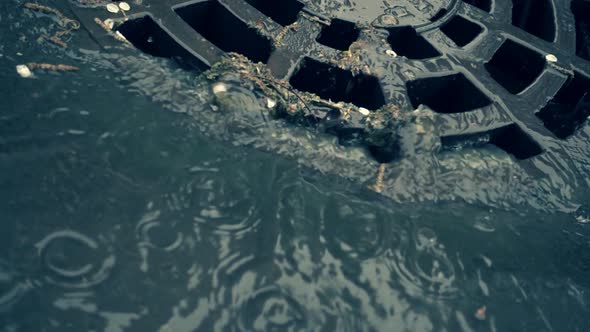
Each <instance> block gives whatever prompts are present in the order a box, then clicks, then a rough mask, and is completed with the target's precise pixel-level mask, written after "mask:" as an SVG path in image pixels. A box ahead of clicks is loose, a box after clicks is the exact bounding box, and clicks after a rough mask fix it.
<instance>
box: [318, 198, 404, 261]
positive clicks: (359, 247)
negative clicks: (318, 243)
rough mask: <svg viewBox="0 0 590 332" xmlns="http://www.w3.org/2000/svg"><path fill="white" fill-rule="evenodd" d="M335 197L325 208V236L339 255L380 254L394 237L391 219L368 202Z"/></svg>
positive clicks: (363, 258)
mask: <svg viewBox="0 0 590 332" xmlns="http://www.w3.org/2000/svg"><path fill="white" fill-rule="evenodd" d="M347 201H348V200H342V201H339V200H338V201H332V202H331V203H333V204H334V205H336V206H328V207H327V208H326V218H325V221H324V234H323V237H324V238H325V239H326V241H327V246H328V248H329V250H330V251H331V252H333V253H334V254H335V255H336V256H337V257H341V258H342V257H347V258H350V259H362V260H365V259H369V258H373V257H378V256H381V255H382V254H383V253H384V252H385V251H386V250H388V249H389V246H390V245H391V241H392V238H391V237H392V233H391V231H392V227H393V226H394V225H392V224H393V223H392V222H391V220H389V219H387V218H384V217H383V216H380V215H378V211H376V209H375V208H374V207H373V208H371V206H369V205H367V204H359V203H358V202H355V204H353V205H351V204H349V203H345V202H347Z"/></svg>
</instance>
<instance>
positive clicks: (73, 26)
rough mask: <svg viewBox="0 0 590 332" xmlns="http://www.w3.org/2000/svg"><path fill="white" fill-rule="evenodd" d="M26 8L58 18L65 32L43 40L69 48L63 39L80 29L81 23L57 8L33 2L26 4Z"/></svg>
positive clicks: (47, 36)
mask: <svg viewBox="0 0 590 332" xmlns="http://www.w3.org/2000/svg"><path fill="white" fill-rule="evenodd" d="M24 7H25V8H27V9H30V10H33V11H37V12H41V13H44V14H48V15H55V16H57V18H58V22H59V25H60V26H61V27H62V28H63V30H61V31H58V32H56V33H54V34H53V35H51V36H49V35H43V38H45V39H46V40H48V41H49V42H51V43H53V44H55V45H57V46H60V47H63V48H67V47H68V44H67V43H66V42H65V41H63V39H62V38H63V37H65V36H67V35H69V34H71V33H72V31H74V30H78V29H80V23H79V22H78V21H76V20H73V19H71V18H69V17H67V16H65V15H64V14H63V13H62V12H60V11H59V10H57V9H55V8H51V7H48V6H44V5H40V4H38V3H32V2H27V3H25V4H24Z"/></svg>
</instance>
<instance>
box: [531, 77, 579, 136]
mask: <svg viewBox="0 0 590 332" xmlns="http://www.w3.org/2000/svg"><path fill="white" fill-rule="evenodd" d="M537 116H538V117H539V118H541V120H543V123H545V127H547V129H549V130H551V131H552V132H553V133H554V134H555V136H557V137H559V138H561V139H565V138H567V137H569V136H571V135H573V134H574V132H575V131H576V129H577V128H578V127H579V126H580V125H581V124H583V123H584V122H585V121H586V119H587V118H588V116H590V78H588V77H584V76H582V75H580V74H578V73H576V74H575V75H574V77H573V79H569V80H568V81H567V82H566V83H565V84H564V86H563V87H562V88H561V89H560V90H559V92H558V93H557V94H556V95H555V98H553V100H551V101H549V103H548V104H547V105H546V106H545V107H544V108H543V109H542V110H541V111H539V112H538V113H537Z"/></svg>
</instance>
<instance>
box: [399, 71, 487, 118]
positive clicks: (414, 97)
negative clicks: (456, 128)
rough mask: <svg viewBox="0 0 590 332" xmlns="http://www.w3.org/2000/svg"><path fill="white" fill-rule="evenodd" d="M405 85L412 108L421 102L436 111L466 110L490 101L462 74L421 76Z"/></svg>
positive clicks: (452, 111) (482, 105)
mask: <svg viewBox="0 0 590 332" xmlns="http://www.w3.org/2000/svg"><path fill="white" fill-rule="evenodd" d="M406 87H407V90H408V96H409V97H410V101H411V102H412V105H413V106H414V108H416V107H418V106H419V105H420V104H423V105H427V106H428V107H430V108H431V109H432V110H433V111H435V112H437V113H461V112H467V111H471V110H474V109H477V108H482V107H485V106H488V105H490V104H491V103H492V102H491V100H490V99H489V98H488V97H487V96H486V95H485V94H484V93H483V92H481V91H480V90H479V89H478V88H476V87H475V86H474V85H473V83H471V81H469V80H468V79H467V78H466V77H465V76H464V75H463V74H453V75H448V76H442V77H430V78H423V79H419V80H415V81H410V82H408V83H407V84H406Z"/></svg>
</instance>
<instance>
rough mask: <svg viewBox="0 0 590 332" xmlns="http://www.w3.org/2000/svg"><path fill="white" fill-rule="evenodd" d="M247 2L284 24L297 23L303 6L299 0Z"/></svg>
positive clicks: (255, 0)
mask: <svg viewBox="0 0 590 332" xmlns="http://www.w3.org/2000/svg"><path fill="white" fill-rule="evenodd" d="M246 2H247V3H249V4H250V5H252V7H254V8H256V9H258V10H259V11H260V12H261V13H263V14H264V15H266V16H268V17H270V18H271V19H272V20H273V21H275V22H277V23H278V24H280V25H282V26H286V25H290V24H293V23H295V21H297V16H298V15H299V12H300V11H301V9H302V8H303V4H302V3H301V2H299V1H297V0H281V1H276V0H246Z"/></svg>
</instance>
